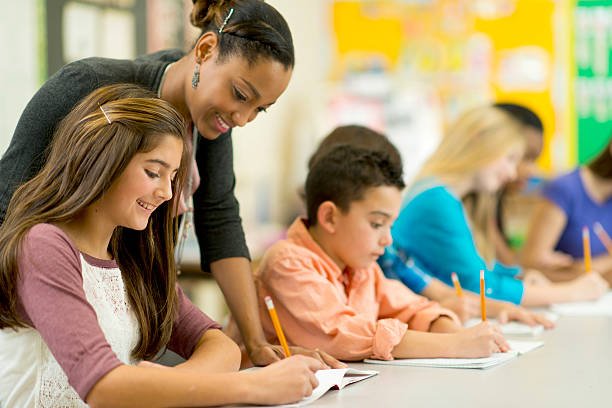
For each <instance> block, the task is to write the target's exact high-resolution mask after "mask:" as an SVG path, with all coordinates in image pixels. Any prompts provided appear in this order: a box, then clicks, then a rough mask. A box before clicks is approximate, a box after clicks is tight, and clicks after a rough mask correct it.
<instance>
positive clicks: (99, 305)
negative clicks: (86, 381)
mask: <svg viewBox="0 0 612 408" xmlns="http://www.w3.org/2000/svg"><path fill="white" fill-rule="evenodd" d="M80 258H81V267H82V275H83V289H84V291H85V296H86V298H87V301H88V302H89V303H90V304H91V306H92V307H93V309H94V310H95V312H96V315H97V317H98V323H99V325H100V328H101V329H102V332H103V333H104V336H105V337H106V340H107V341H108V343H109V344H110V346H111V348H112V350H113V351H114V352H115V354H116V355H117V357H118V358H119V360H121V362H123V363H124V364H135V363H137V362H136V361H134V360H132V359H131V357H130V353H131V350H132V349H133V348H134V346H135V345H136V343H137V342H138V337H139V328H138V322H137V320H136V317H135V315H134V313H133V311H132V310H131V306H130V303H129V300H128V297H127V292H126V290H125V287H124V285H123V279H122V277H121V271H120V270H119V268H112V269H107V268H101V267H96V266H93V265H90V264H88V263H87V262H86V261H85V259H84V258H83V255H81V256H80ZM75 323H77V322H75ZM3 354H12V355H13V356H18V357H19V358H14V357H13V358H10V359H9V358H2V357H0V360H2V361H8V362H11V363H12V364H8V365H4V364H3V365H2V367H0V378H1V380H0V396H1V397H2V398H0V400H2V401H3V405H2V406H3V407H4V406H5V407H58V408H59V407H61V408H64V407H86V406H87V404H85V403H84V402H83V400H82V399H81V398H80V397H79V395H78V394H77V392H76V391H75V389H74V388H72V387H71V386H70V385H69V384H68V377H67V376H66V374H65V373H64V370H63V369H62V368H61V367H60V365H59V364H58V362H57V361H56V360H55V358H54V357H53V355H52V354H51V351H50V350H49V347H47V345H46V344H45V342H44V341H43V339H42V337H41V336H40V334H39V332H38V331H37V330H35V329H32V328H27V329H20V330H18V331H17V332H15V331H14V330H11V329H4V330H2V331H0V356H1V355H3Z"/></svg>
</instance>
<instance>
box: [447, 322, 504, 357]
mask: <svg viewBox="0 0 612 408" xmlns="http://www.w3.org/2000/svg"><path fill="white" fill-rule="evenodd" d="M452 336H453V340H452V344H453V351H452V355H453V356H454V357H459V358H480V357H489V356H490V355H491V354H493V353H499V352H502V353H505V352H506V351H508V350H510V346H509V345H508V343H507V342H506V339H505V338H504V336H503V335H502V333H501V329H500V328H499V327H498V326H496V325H494V324H492V323H489V322H482V323H480V324H479V325H477V326H474V327H470V328H469V329H465V330H462V331H460V332H458V333H454V334H452Z"/></svg>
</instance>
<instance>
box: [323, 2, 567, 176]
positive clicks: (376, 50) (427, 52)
mask: <svg viewBox="0 0 612 408" xmlns="http://www.w3.org/2000/svg"><path fill="white" fill-rule="evenodd" d="M562 3H565V2H558V1H554V0H487V1H483V0H454V1H451V0H439V1H410V0H403V1H400V0H395V1H390V0H389V1H335V2H333V3H332V17H333V18H332V24H333V33H334V38H333V39H334V41H335V44H336V55H335V60H334V64H333V68H332V71H331V77H332V79H336V80H339V79H341V78H342V77H343V75H346V74H347V73H348V72H351V71H354V70H367V69H383V70H385V71H386V72H388V73H389V75H395V76H401V77H411V78H413V79H416V80H418V81H421V82H422V83H426V84H428V85H429V86H431V87H434V88H435V89H436V90H437V92H438V93H439V95H440V99H441V101H442V106H443V108H444V115H445V117H446V118H447V119H448V120H450V119H453V118H454V117H455V116H456V115H457V114H459V113H460V112H461V111H463V110H465V109H468V108H470V107H472V106H475V105H477V104H481V103H487V102H490V101H503V102H512V103H517V104H521V105H524V106H526V107H528V108H530V109H532V110H534V111H535V112H536V113H537V114H538V115H539V116H540V117H541V119H542V122H543V124H544V128H545V134H544V138H545V140H544V150H543V153H542V156H541V158H540V165H541V167H542V169H543V170H545V171H547V172H550V171H552V170H553V169H555V170H556V169H559V168H563V167H568V166H570V165H572V164H573V163H572V162H571V161H572V158H573V157H574V155H573V154H571V149H572V148H573V144H572V143H571V142H570V141H571V140H572V135H571V126H569V121H567V120H566V118H567V117H568V116H569V115H568V111H567V109H568V108H567V107H568V106H569V103H568V99H569V91H568V87H567V86H566V85H565V84H567V79H566V78H564V77H563V75H565V74H566V73H565V71H564V69H563V67H564V66H565V65H564V64H565V63H566V62H567V61H568V56H567V53H568V50H567V48H568V47H567V45H566V44H567V43H568V41H567V39H566V38H565V37H563V36H564V35H565V31H566V28H567V27H566V26H564V24H565V25H567V21H568V19H567V18H566V16H567V14H568V13H567V10H566V8H567V7H568V5H566V4H562ZM564 29H565V30H564Z"/></svg>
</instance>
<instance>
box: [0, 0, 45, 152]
mask: <svg viewBox="0 0 612 408" xmlns="http://www.w3.org/2000/svg"><path fill="white" fill-rule="evenodd" d="M2 6H3V7H2V13H0V49H1V50H2V52H3V56H2V58H3V63H2V70H1V72H0V89H1V90H2V98H0V155H1V154H3V153H4V151H5V150H6V148H7V147H8V145H9V142H10V140H11V137H12V136H13V131H14V130H15V126H16V125H17V121H18V120H19V115H20V114H21V112H22V111H23V109H24V108H25V106H26V104H27V103H28V101H29V100H30V98H31V97H32V95H34V92H36V90H37V89H38V86H39V78H38V72H39V61H38V39H37V36H38V24H37V21H38V19H37V0H19V1H5V2H3V3H2Z"/></svg>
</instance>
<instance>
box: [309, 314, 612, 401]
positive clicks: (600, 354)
mask: <svg viewBox="0 0 612 408" xmlns="http://www.w3.org/2000/svg"><path fill="white" fill-rule="evenodd" d="M508 338H509V339H519V338H517V337H508ZM532 339H533V340H542V341H544V346H543V347H541V348H539V349H536V350H534V351H532V352H530V353H528V354H525V355H523V356H519V357H518V358H516V359H513V360H510V361H509V362H508V363H505V364H502V365H499V366H496V367H493V368H489V369H486V370H466V369H440V368H417V367H406V366H386V365H373V364H362V363H354V364H353V363H351V364H350V365H351V366H352V367H355V368H358V369H365V370H377V371H379V374H378V375H377V376H374V377H372V378H369V379H367V380H365V381H362V382H359V383H356V384H352V385H349V386H348V387H346V388H344V389H343V390H341V391H329V392H327V394H325V395H324V396H323V397H321V399H319V400H318V401H315V402H314V403H313V404H311V405H309V406H310V407H351V408H360V407H376V408H386V407H399V406H404V407H443V408H455V407H474V408H476V407H482V406H485V404H486V406H490V407H512V408H519V407H555V408H559V407H611V406H612V318H610V317H561V318H560V319H559V320H558V321H557V323H556V328H555V329H553V330H549V331H546V332H544V333H543V334H542V335H540V336H537V337H533V338H531V337H530V338H527V339H526V340H532Z"/></svg>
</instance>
